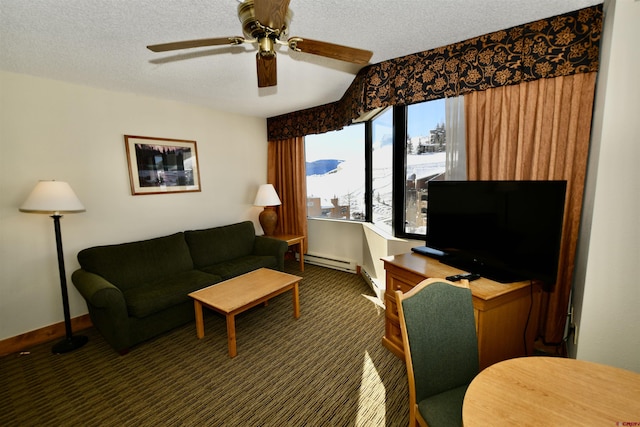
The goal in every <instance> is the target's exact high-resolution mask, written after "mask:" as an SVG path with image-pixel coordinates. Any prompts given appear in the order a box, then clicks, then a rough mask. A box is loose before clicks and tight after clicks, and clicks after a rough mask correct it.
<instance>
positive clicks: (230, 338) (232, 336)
mask: <svg viewBox="0 0 640 427" xmlns="http://www.w3.org/2000/svg"><path fill="white" fill-rule="evenodd" d="M227 343H228V346H229V357H236V355H237V354H238V352H237V351H236V319H235V316H234V315H233V314H227Z"/></svg>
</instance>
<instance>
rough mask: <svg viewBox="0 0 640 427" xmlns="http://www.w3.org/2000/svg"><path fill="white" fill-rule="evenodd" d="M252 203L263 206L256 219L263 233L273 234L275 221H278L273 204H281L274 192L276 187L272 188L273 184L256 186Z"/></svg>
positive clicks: (266, 234)
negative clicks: (256, 192) (256, 190)
mask: <svg viewBox="0 0 640 427" xmlns="http://www.w3.org/2000/svg"><path fill="white" fill-rule="evenodd" d="M253 204H254V205H255V206H262V207H264V209H263V211H262V212H260V216H259V217H258V220H259V221H260V225H261V226H262V229H263V230H264V235H265V236H273V232H274V231H275V229H276V222H278V214H277V213H276V211H275V209H274V208H273V206H279V205H281V204H282V202H280V198H279V197H278V193H276V189H275V188H273V185H271V184H262V185H261V186H260V188H258V194H257V195H256V200H255V201H254V202H253Z"/></svg>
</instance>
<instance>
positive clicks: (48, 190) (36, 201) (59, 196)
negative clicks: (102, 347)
mask: <svg viewBox="0 0 640 427" xmlns="http://www.w3.org/2000/svg"><path fill="white" fill-rule="evenodd" d="M20 211H21V212H29V213H40V214H49V215H51V218H53V226H54V229H55V233H56V248H57V250H58V270H59V271H60V288H61V290H62V305H63V308H64V326H65V330H66V338H65V339H64V341H60V342H59V343H57V344H55V345H54V346H53V348H52V349H51V351H52V352H53V353H56V354H59V353H67V352H70V351H72V350H75V349H77V348H80V347H82V346H83V345H85V344H86V342H87V341H88V338H87V337H86V336H83V335H76V336H73V334H72V333H71V315H70V313H69V295H68V293H67V275H66V273H65V270H64V256H63V253H62V235H61V234H60V218H62V214H65V213H78V212H84V211H85V209H84V206H83V205H82V203H81V202H80V200H79V199H78V197H77V196H76V194H75V193H74V192H73V190H72V189H71V186H69V184H67V183H66V182H62V181H39V182H38V184H37V185H36V186H35V188H34V189H33V190H32V191H31V194H29V197H27V200H26V201H25V202H24V203H23V204H22V206H20Z"/></svg>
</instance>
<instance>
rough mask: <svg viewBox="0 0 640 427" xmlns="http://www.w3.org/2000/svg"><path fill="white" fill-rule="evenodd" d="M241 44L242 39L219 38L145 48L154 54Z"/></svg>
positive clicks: (154, 45)
mask: <svg viewBox="0 0 640 427" xmlns="http://www.w3.org/2000/svg"><path fill="white" fill-rule="evenodd" d="M243 42H244V38H242V37H219V38H215V39H199V40H185V41H181V42H173V43H162V44H153V45H150V46H147V49H149V50H152V51H154V52H166V51H169V50H179V49H191V48H193V47H206V46H218V45H223V44H242V43H243Z"/></svg>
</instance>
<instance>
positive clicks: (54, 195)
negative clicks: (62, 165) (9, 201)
mask: <svg viewBox="0 0 640 427" xmlns="http://www.w3.org/2000/svg"><path fill="white" fill-rule="evenodd" d="M20 211H21V212H29V213H42V214H50V215H54V214H63V213H77V212H84V211H85V209H84V206H83V205H82V203H81V202H80V199H78V196H76V193H74V192H73V190H72V189H71V186H70V185H69V184H68V183H66V182H64V181H39V182H38V184H37V185H36V186H35V188H34V189H33V190H32V191H31V194H29V197H27V200H25V202H24V203H23V204H22V206H20Z"/></svg>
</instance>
